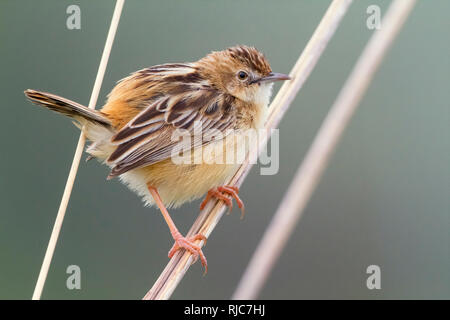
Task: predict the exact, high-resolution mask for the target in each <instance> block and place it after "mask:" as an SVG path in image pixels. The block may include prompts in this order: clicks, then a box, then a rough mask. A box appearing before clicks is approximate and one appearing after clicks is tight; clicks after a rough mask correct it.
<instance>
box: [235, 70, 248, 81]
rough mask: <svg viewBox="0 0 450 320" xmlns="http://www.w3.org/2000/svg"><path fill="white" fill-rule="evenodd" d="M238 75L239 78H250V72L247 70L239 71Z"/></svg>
mask: <svg viewBox="0 0 450 320" xmlns="http://www.w3.org/2000/svg"><path fill="white" fill-rule="evenodd" d="M237 76H238V79H239V80H245V79H247V78H248V74H247V72H245V71H239V72H238V74H237Z"/></svg>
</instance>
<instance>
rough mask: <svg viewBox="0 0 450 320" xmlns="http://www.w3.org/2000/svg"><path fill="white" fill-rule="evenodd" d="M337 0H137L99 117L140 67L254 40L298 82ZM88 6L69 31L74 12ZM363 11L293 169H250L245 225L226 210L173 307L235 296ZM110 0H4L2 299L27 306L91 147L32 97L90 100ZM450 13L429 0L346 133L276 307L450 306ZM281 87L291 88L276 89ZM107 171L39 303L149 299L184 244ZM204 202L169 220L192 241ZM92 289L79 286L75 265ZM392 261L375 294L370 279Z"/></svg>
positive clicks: (297, 113) (271, 285)
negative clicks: (175, 248) (75, 169)
mask: <svg viewBox="0 0 450 320" xmlns="http://www.w3.org/2000/svg"><path fill="white" fill-rule="evenodd" d="M329 3H330V1H310V0H304V1H299V0H291V1H288V0H283V1H257V0H252V1H250V0H245V1H239V2H238V1H207V0H195V1H163V0H159V1H127V2H126V3H125V7H124V11H123V14H122V17H121V21H120V24H119V28H118V32H117V36H116V39H115V42H114V46H113V49H112V53H111V58H110V60H109V65H108V68H107V72H106V76H105V80H104V82H103V86H102V91H101V94H100V99H99V106H100V105H101V104H102V103H103V101H105V98H106V95H107V93H108V92H109V91H110V90H111V89H112V88H113V86H114V84H115V82H116V81H117V80H119V79H121V78H123V77H124V76H126V75H128V74H129V73H130V72H133V71H135V70H137V69H140V68H143V67H146V66H151V65H154V64H160V63H165V62H182V61H193V60H196V59H198V58H200V57H202V56H204V55H205V54H206V53H208V52H210V51H211V50H220V49H224V48H226V47H228V46H232V45H235V44H247V45H254V46H256V47H257V48H259V49H260V50H261V51H263V52H264V53H265V54H266V56H267V57H268V59H269V61H270V62H271V65H272V68H273V70H275V71H278V72H286V73H287V72H289V70H290V68H291V66H292V65H293V64H294V62H295V61H296V59H297V57H298V55H299V54H300V53H301V51H302V50H303V48H304V46H305V45H306V43H307V41H308V39H309V38H310V36H311V34H312V33H313V31H314V29H315V27H316V26H317V24H318V23H319V21H320V19H321V17H322V15H323V14H324V12H325V10H326V8H327V7H328V5H329ZM71 4H77V5H79V6H80V8H81V30H68V29H67V27H66V19H67V17H68V15H67V14H66V8H67V7H68V6H69V5H71ZM371 4H378V5H380V7H381V10H382V14H384V12H385V9H386V8H387V6H388V4H389V1H375V0H371V1H362V0H360V1H354V4H353V5H352V6H351V8H350V10H349V12H348V13H347V15H346V16H345V18H344V20H343V22H342V24H341V26H340V27H339V29H338V31H337V32H336V35H335V36H334V38H333V39H332V41H331V43H330V44H329V46H328V48H327V49H326V51H325V53H324V55H323V56H322V58H321V59H320V61H319V63H318V65H317V67H316V68H315V69H314V71H313V73H312V75H311V77H310V78H309V79H308V81H307V83H306V85H305V86H304V88H303V89H302V90H301V92H300V94H299V95H298V97H297V98H296V99H295V101H294V103H293V105H292V107H291V109H290V110H289V112H288V114H287V115H286V117H285V119H284V120H283V121H282V123H281V131H280V141H281V146H280V153H281V155H280V171H279V173H278V174H276V175H273V176H261V175H260V174H259V170H258V169H257V168H256V167H255V168H254V169H253V171H252V173H251V175H250V176H249V177H248V179H247V180H246V181H245V183H244V185H243V188H242V189H241V196H242V198H243V199H244V200H245V202H246V208H247V214H246V216H245V219H244V220H243V221H241V220H239V215H240V214H239V211H238V209H237V208H235V210H234V212H233V214H231V215H229V216H224V218H223V219H222V220H221V222H220V224H219V225H218V227H217V228H216V230H215V231H214V233H213V234H212V236H211V237H210V239H209V241H208V245H207V246H206V248H205V250H204V252H205V254H206V256H207V258H208V262H209V273H208V274H207V275H206V276H205V277H203V276H202V273H203V270H202V268H201V265H200V264H199V263H197V264H196V265H194V266H193V267H192V268H191V270H190V271H189V273H188V274H187V276H186V277H185V279H184V280H183V281H182V283H181V284H180V286H179V287H178V289H177V290H176V291H175V293H174V295H173V298H174V299H183V298H192V299H227V298H229V297H230V296H231V294H232V293H233V291H234V289H235V287H236V285H237V283H238V281H239V279H240V276H241V274H242V272H243V270H244V268H245V267H246V265H247V263H248V261H249V259H250V257H251V254H252V253H253V251H254V249H255V247H256V245H257V243H258V241H259V240H260V238H261V236H262V233H263V231H264V230H265V228H266V226H267V224H268V223H269V221H270V218H271V216H272V215H273V213H274V211H275V210H276V208H277V206H278V204H279V202H280V200H281V198H282V196H283V194H284V192H285V191H286V189H287V187H288V185H289V183H290V180H291V178H292V176H293V174H294V172H295V170H296V168H297V166H298V165H299V163H300V162H301V161H302V158H303V157H304V155H305V153H306V151H307V149H308V147H309V145H310V143H311V141H312V139H313V137H314V135H315V134H316V132H317V130H318V128H319V126H320V124H321V122H322V120H323V119H324V117H325V115H326V113H327V110H329V108H330V106H331V104H332V103H333V101H334V99H335V97H336V96H337V94H338V92H339V90H340V88H341V86H342V84H343V82H344V81H345V79H346V77H347V76H348V74H349V72H350V71H351V68H352V66H353V65H354V63H355V61H356V59H357V57H358V56H359V54H360V52H361V50H362V48H363V47H364V45H365V43H366V42H367V40H368V39H369V37H370V36H371V34H372V31H371V30H368V28H367V27H366V19H367V14H366V8H367V7H368V6H369V5H371ZM113 8H114V1H18V0H2V1H1V2H0V43H1V46H0V57H1V59H0V70H1V97H2V102H1V109H0V110H1V112H2V113H1V119H2V125H1V126H0V134H1V139H0V150H1V154H0V298H2V299H16V298H18V299H29V298H31V295H32V292H33V288H34V285H35V282H36V279H37V276H38V273H39V269H40V266H41V263H42V259H43V256H44V253H45V248H46V246H47V243H48V240H49V236H50V233H51V229H52V226H53V223H54V219H55V216H56V212H57V209H58V205H59V202H60V198H61V195H62V192H63V188H64V185H65V182H66V178H67V174H68V171H69V167H70V164H71V160H72V157H73V153H74V149H75V145H76V142H77V139H78V129H76V128H75V127H74V126H73V125H72V124H71V123H70V121H69V120H68V119H65V118H64V117H62V116H59V115H56V114H54V113H52V112H49V111H47V110H44V109H42V108H39V107H36V106H34V105H32V104H31V103H29V102H28V101H26V100H25V97H24V95H23V90H24V89H27V88H33V89H40V90H45V91H49V92H53V93H56V94H59V95H62V96H64V97H67V98H69V99H73V100H75V101H78V102H80V103H83V104H87V103H88V100H89V96H90V93H91V90H92V86H93V83H94V79H95V75H96V73H97V68H98V64H99V61H100V56H101V53H102V50H103V46H104V42H105V39H106V34H107V31H108V27H109V24H110V20H111V16H112V12H113ZM448 12H450V2H449V1H446V0H434V1H418V3H417V5H416V8H415V10H414V11H413V13H412V15H411V16H410V19H409V20H408V21H407V23H406V25H405V27H404V29H403V30H402V32H401V33H400V35H399V37H398V39H397V40H396V42H395V44H394V45H393V47H392V49H391V50H390V52H389V54H388V55H387V57H386V59H385V60H384V62H383V64H382V66H381V68H380V70H379V71H378V73H377V75H376V77H375V79H374V81H373V83H372V84H371V86H370V89H369V91H368V93H367V95H366V96H365V97H364V99H363V101H362V103H361V106H360V109H359V110H358V112H357V114H356V115H355V117H354V119H353V120H352V122H351V124H350V126H349V128H348V129H347V130H346V132H345V134H344V136H343V140H342V143H341V144H340V145H339V148H338V150H337V152H336V153H335V155H334V157H333V159H332V161H331V164H330V167H329V168H328V170H327V171H326V174H325V176H324V177H323V180H322V181H321V183H320V185H319V187H318V189H317V191H316V192H315V194H314V196H313V198H312V200H311V202H310V203H309V205H308V207H307V210H306V212H305V215H304V217H303V219H302V220H301V221H300V224H299V225H298V227H297V228H296V230H295V233H294V235H293V237H292V238H291V239H290V241H289V245H288V246H287V248H286V250H285V251H284V252H283V254H282V256H281V258H280V259H279V261H278V263H277V264H276V266H275V268H274V270H273V274H272V275H271V277H270V279H269V280H268V282H267V285H266V286H265V287H264V290H263V292H262V294H261V296H260V297H261V298H265V299H312V298H323V299H350V298H357V299H402V298H405V299H431V298H437V299H441V298H447V299H448V298H450V276H449V267H450V250H449V248H450V247H449V240H450V239H449V222H450V221H449V213H450V212H449V211H450V201H449V191H450V188H449V181H450V179H449V178H450V175H449V163H450V155H449V150H450V143H449V141H450V139H449V137H450V128H449V123H450V108H449V100H450V90H449V81H450V63H449V61H450V58H449V49H450V42H449V41H448V31H449V29H450V20H449V18H448ZM277 88H278V86H277ZM107 173H108V169H107V168H106V167H105V166H101V165H100V164H99V163H97V162H95V161H91V162H89V163H85V162H82V164H81V166H80V170H79V173H78V177H77V180H76V183H75V186H74V189H73V193H72V198H71V200H70V203H69V208H68V211H67V215H66V219H65V222H64V225H63V228H62V232H61V235H60V240H59V243H58V246H57V248H56V251H55V256H54V259H53V263H52V266H51V269H50V272H49V276H48V281H47V284H46V286H45V289H44V293H43V296H42V298H43V299H96V298H98V299H140V298H141V297H142V296H143V295H144V294H145V293H146V291H147V290H148V289H149V288H150V287H151V285H152V284H153V282H154V281H155V280H156V278H157V276H158V275H159V273H160V272H161V271H162V269H163V268H164V266H165V265H166V263H167V262H168V259H167V252H168V250H169V249H170V247H171V246H172V239H171V236H170V234H169V232H168V228H167V226H166V225H165V223H164V220H163V219H162V217H161V215H160V213H159V212H158V211H157V210H156V209H155V208H144V207H143V205H142V203H141V202H140V200H139V199H138V197H137V196H135V195H134V194H133V193H131V192H130V191H128V189H126V188H125V187H124V186H122V185H121V184H120V183H119V182H118V180H117V179H116V180H112V181H106V180H105V177H106V175H107ZM198 205H199V201H197V202H194V203H192V204H190V205H184V206H183V207H182V208H180V209H177V210H171V212H172V214H173V217H174V220H175V222H176V224H177V225H178V226H179V228H180V230H181V231H182V232H183V233H185V232H186V231H187V230H188V229H189V227H190V226H191V224H192V223H193V221H194V220H195V218H196V216H197V214H198ZM72 264H75V265H78V266H80V268H81V273H82V280H81V286H82V288H81V290H72V291H70V290H68V289H67V288H66V279H67V277H68V275H67V274H66V268H67V266H68V265H72ZM372 264H375V265H379V266H380V268H381V290H368V289H367V287H366V279H367V277H368V275H367V274H366V268H367V266H369V265H372Z"/></svg>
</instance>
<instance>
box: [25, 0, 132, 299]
mask: <svg viewBox="0 0 450 320" xmlns="http://www.w3.org/2000/svg"><path fill="white" fill-rule="evenodd" d="M124 2H125V0H117V2H116V6H115V8H114V14H113V17H112V20H111V25H110V27H109V32H108V36H107V38H106V43H105V48H104V49H103V54H102V58H101V60H100V65H99V67H98V72H97V77H96V78H95V83H94V88H93V89H92V94H91V98H90V100H89V108H91V109H94V108H95V105H96V104H97V99H98V95H99V92H100V88H101V86H102V82H103V77H104V75H105V71H106V65H107V64H108V58H109V54H110V53H111V48H112V44H113V42H114V37H115V35H116V30H117V26H118V25H119V19H120V14H121V13H122V8H123V4H124ZM85 142H86V138H85V136H84V134H83V133H81V134H80V138H79V139H78V144H77V148H76V149H75V154H74V156H73V160H72V166H71V167H70V171H69V176H68V177H67V182H66V186H65V188H64V193H63V196H62V199H61V203H60V205H59V209H58V213H57V215H56V220H55V224H54V225H53V230H52V234H51V236H50V240H49V242H48V246H47V250H46V252H45V256H44V260H43V262H42V266H41V270H40V272H39V277H38V280H37V283H36V287H35V288H34V292H33V297H32V299H33V300H40V299H41V295H42V290H43V289H44V284H45V280H46V279H47V274H48V270H49V268H50V263H51V262H52V258H53V253H54V252H55V247H56V243H57V242H58V237H59V233H60V231H61V227H62V224H63V221H64V216H65V213H66V209H67V205H68V203H69V199H70V194H71V193H72V188H73V184H74V182H75V178H76V175H77V171H78V166H79V164H80V159H81V155H82V153H83V148H84V144H85Z"/></svg>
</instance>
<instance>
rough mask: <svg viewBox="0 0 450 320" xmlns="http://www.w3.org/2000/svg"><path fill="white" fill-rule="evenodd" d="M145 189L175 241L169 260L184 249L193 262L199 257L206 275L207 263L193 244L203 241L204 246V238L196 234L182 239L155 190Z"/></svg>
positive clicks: (201, 252)
mask: <svg viewBox="0 0 450 320" xmlns="http://www.w3.org/2000/svg"><path fill="white" fill-rule="evenodd" d="M147 188H148V191H150V194H151V195H152V197H153V199H155V203H156V204H157V206H158V207H159V210H161V213H162V215H163V217H164V220H166V223H167V225H168V226H169V230H170V233H171V234H172V237H173V239H174V240H175V244H174V245H173V246H172V249H170V251H169V258H172V257H173V255H174V254H175V252H177V251H178V250H179V249H186V250H187V251H189V252H190V253H191V254H192V255H193V256H194V258H195V260H194V262H195V261H197V259H198V257H200V261H201V262H202V266H203V267H205V273H206V272H207V271H208V263H207V261H206V257H205V255H204V254H203V251H202V249H201V248H200V247H199V246H198V245H196V244H195V243H194V241H197V240H203V241H205V244H206V237H205V236H204V235H202V234H196V235H195V236H192V237H189V238H186V237H183V236H182V235H181V233H180V232H179V231H178V229H177V227H176V226H175V223H174V222H173V220H172V218H171V217H170V215H169V212H168V211H167V209H166V207H165V206H164V203H163V202H162V199H161V197H160V196H159V193H158V191H157V190H156V188H154V187H152V186H150V185H147Z"/></svg>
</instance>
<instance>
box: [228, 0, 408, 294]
mask: <svg viewBox="0 0 450 320" xmlns="http://www.w3.org/2000/svg"><path fill="white" fill-rule="evenodd" d="M414 4H415V0H395V1H394V2H393V3H392V4H391V5H390V7H389V9H388V11H387V13H386V15H385V18H384V19H383V22H382V27H381V29H380V30H377V31H376V32H375V34H374V35H373V36H372V37H371V39H370V40H369V42H368V44H367V45H366V47H365V48H364V51H363V52H362V54H361V56H360V57H359V59H358V61H357V63H356V65H355V67H354V69H353V71H352V73H351V74H350V76H349V78H348V79H347V81H346V82H345V84H344V86H343V88H342V90H341V92H340V93H339V95H338V97H337V99H336V101H335V102H334V104H333V106H332V107H331V109H330V112H329V113H328V115H327V117H326V118H325V121H324V122H323V124H322V126H321V128H320V129H319V132H318V134H317V136H316V138H315V139H314V141H313V143H312V145H311V147H310V149H309V151H308V153H307V155H306V158H305V160H304V161H303V163H302V164H301V166H300V167H299V169H298V170H297V173H296V175H295V177H294V180H293V181H292V183H291V185H290V187H289V189H288V191H287V193H286V194H285V196H284V198H283V200H282V202H281V204H280V206H279V207H278V210H277V211H276V213H275V215H274V217H273V219H272V221H271V223H270V224H269V226H268V228H267V229H266V231H265V233H264V236H263V238H262V240H261V242H260V243H259V245H258V247H257V249H256V251H255V253H254V254H253V257H252V259H251V261H250V263H249V265H248V267H247V269H246V271H245V273H244V275H243V277H242V279H241V281H240V283H239V285H238V287H237V289H236V292H235V293H234V294H233V297H232V298H233V299H255V298H256V297H257V296H258V294H259V292H260V291H261V288H262V287H263V285H264V283H265V282H266V280H267V278H268V276H269V274H270V271H271V270H272V268H273V266H274V264H275V263H276V261H277V260H278V258H279V256H280V254H281V252H282V251H283V248H284V247H285V245H286V243H287V241H288V239H289V237H290V236H291V234H292V231H293V230H294V228H295V226H296V225H297V223H298V221H299V219H300V217H301V216H302V213H303V210H304V209H305V207H306V205H307V204H308V201H309V199H310V198H311V195H312V194H313V192H314V190H315V188H316V186H317V184H318V183H319V181H320V178H321V176H322V174H323V172H324V170H325V169H326V167H327V164H328V162H329V161H330V158H331V156H332V154H333V151H334V150H335V149H336V146H337V144H338V142H339V140H340V138H341V137H342V133H343V132H344V130H345V128H346V127H347V125H348V123H349V121H350V119H351V117H352V116H353V114H354V113H355V111H356V109H357V107H358V105H359V102H360V101H361V99H362V97H363V96H364V94H365V92H366V91H367V88H368V87H369V84H370V82H371V80H372V79H373V76H374V74H375V72H376V70H377V69H378V67H379V66H380V64H381V61H382V59H383V57H384V56H385V54H386V52H387V50H388V49H389V47H390V46H391V44H392V42H393V40H394V39H395V37H396V36H397V34H398V33H399V31H400V29H401V28H402V26H403V24H404V22H405V21H406V18H407V17H408V15H409V13H410V12H411V10H412V8H413V6H414Z"/></svg>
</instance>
